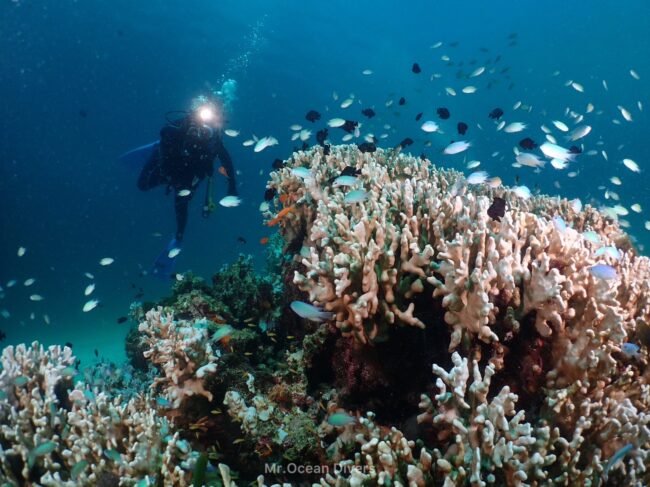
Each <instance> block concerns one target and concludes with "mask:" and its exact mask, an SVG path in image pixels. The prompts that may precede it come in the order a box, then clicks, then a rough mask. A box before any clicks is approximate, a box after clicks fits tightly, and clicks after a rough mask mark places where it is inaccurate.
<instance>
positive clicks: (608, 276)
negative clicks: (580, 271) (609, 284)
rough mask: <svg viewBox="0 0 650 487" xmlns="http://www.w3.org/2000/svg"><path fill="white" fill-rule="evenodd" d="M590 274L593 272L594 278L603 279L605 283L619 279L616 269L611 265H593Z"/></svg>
mask: <svg viewBox="0 0 650 487" xmlns="http://www.w3.org/2000/svg"><path fill="white" fill-rule="evenodd" d="M589 272H591V275H592V276H594V277H596V278H598V279H603V280H605V281H611V280H612V279H616V278H617V277H618V274H617V273H616V269H614V268H613V267H612V266H611V265H606V264H596V265H592V266H591V267H590V268H589Z"/></svg>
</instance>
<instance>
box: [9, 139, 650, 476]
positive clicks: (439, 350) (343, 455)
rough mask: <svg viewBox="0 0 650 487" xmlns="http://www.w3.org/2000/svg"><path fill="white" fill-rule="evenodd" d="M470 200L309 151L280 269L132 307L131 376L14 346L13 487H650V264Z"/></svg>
mask: <svg viewBox="0 0 650 487" xmlns="http://www.w3.org/2000/svg"><path fill="white" fill-rule="evenodd" d="M350 168H351V169H350ZM337 178H343V179H338V181H336V180H337ZM474 182H475V181H471V182H468V181H467V180H466V179H465V178H464V177H463V176H462V174H460V173H457V172H454V171H445V170H440V169H437V168H435V167H434V166H433V165H432V164H431V163H430V162H429V161H428V160H423V159H420V158H414V157H411V156H408V155H405V154H401V153H399V151H384V150H382V149H377V150H376V151H375V152H361V151H360V150H359V149H358V148H357V147H356V146H333V147H329V153H328V154H327V155H325V154H324V152H323V148H322V147H316V148H313V149H310V150H307V151H302V152H296V153H294V154H293V156H292V157H291V158H290V159H288V160H287V161H285V163H284V164H283V165H279V166H278V169H277V170H275V171H274V172H273V173H272V174H271V179H270V181H269V183H268V188H269V189H270V190H275V196H274V198H273V200H272V201H271V204H270V205H269V207H268V208H265V215H264V216H265V218H266V221H267V222H269V223H271V224H272V225H277V228H279V231H278V234H277V235H276V236H274V237H273V238H272V239H271V242H270V244H269V255H268V272H267V273H266V274H265V275H263V276H261V275H258V274H256V273H255V272H254V271H253V268H252V263H251V259H250V258H243V257H242V258H240V260H238V261H237V262H235V263H233V264H231V265H229V266H226V267H224V268H223V269H222V270H221V271H219V272H218V273H217V274H216V275H215V276H214V278H213V282H212V283H206V282H204V281H202V280H201V279H197V278H195V277H193V276H192V275H190V274H186V275H184V276H183V279H182V280H180V281H179V282H178V283H176V284H175V287H174V293H173V295H172V296H171V297H170V298H168V299H166V300H164V301H163V302H160V303H148V304H146V305H141V306H138V305H135V306H133V307H132V309H131V315H130V316H131V319H132V320H133V321H134V322H135V323H137V324H134V326H133V329H132V331H131V333H130V334H129V337H128V339H127V353H128V356H129V357H130V359H131V360H130V362H131V364H130V365H124V366H122V367H120V368H118V367H116V366H115V365H113V364H106V363H104V364H102V365H101V366H102V367H103V368H102V369H101V370H99V371H97V370H96V371H94V372H93V371H91V372H89V371H87V370H86V371H85V372H81V371H80V369H79V368H78V367H77V364H76V362H75V357H74V356H73V355H72V351H71V349H70V348H68V347H64V348H62V347H59V346H52V347H50V348H48V349H45V348H44V347H43V346H41V345H39V344H38V343H33V344H32V345H18V346H16V347H13V346H10V347H7V348H5V349H4V351H3V353H2V372H1V373H0V476H1V477H2V479H3V482H4V483H3V484H2V485H46V486H77V485H88V486H97V485H101V486H112V485H115V486H117V485H126V486H145V485H156V486H158V485H179V486H185V485H188V486H189V485H195V486H198V485H227V486H229V485H235V484H238V485H250V484H251V482H252V483H253V484H256V485H259V486H262V485H272V484H275V485H279V484H282V483H286V484H291V485H295V484H298V483H301V484H303V485H312V484H313V485H321V486H339V485H340V486H344V485H351V486H360V485H386V486H387V485H396V486H397V485H404V486H406V485H409V486H418V487H419V486H428V485H440V486H445V487H451V486H464V485H471V486H490V485H494V486H502V485H507V486H551V485H567V486H583V485H584V486H600V485H617V486H618V485H648V483H650V472H649V471H648V465H650V453H649V452H650V413H648V409H649V406H650V369H649V368H648V345H649V344H650V327H649V323H650V261H649V260H648V258H646V257H641V256H639V255H637V253H636V251H635V249H634V248H633V246H632V244H631V243H630V240H629V239H628V238H627V236H626V235H625V234H624V233H623V232H622V231H621V229H620V228H619V226H618V224H617V222H616V221H614V220H612V219H611V218H610V217H609V216H606V215H603V214H601V213H599V212H598V211H597V210H595V209H594V208H592V207H590V206H585V207H584V208H582V207H581V205H580V206H578V205H576V204H573V202H570V201H567V200H563V199H559V198H550V197H546V196H530V194H529V193H527V192H524V191H521V188H506V187H502V186H497V185H490V184H487V183H486V182H477V183H478V184H473V183H474ZM495 186H496V187H495ZM495 205H496V206H495Z"/></svg>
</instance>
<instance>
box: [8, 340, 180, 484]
mask: <svg viewBox="0 0 650 487" xmlns="http://www.w3.org/2000/svg"><path fill="white" fill-rule="evenodd" d="M74 362H75V357H74V356H73V355H72V353H71V350H70V349H69V348H67V347H66V348H64V349H62V348H60V347H58V346H53V347H50V348H49V349H47V350H45V349H44V348H43V347H42V346H41V345H39V344H38V343H37V342H34V343H33V344H32V345H31V347H26V346H25V345H18V346H16V347H15V348H14V347H7V348H6V349H4V350H3V353H2V364H3V371H2V373H1V374H0V384H1V385H2V388H1V389H0V390H2V392H4V394H3V395H2V397H0V442H1V443H2V444H3V445H9V446H8V447H5V448H3V447H0V474H2V476H3V478H4V479H8V480H12V481H14V482H17V483H20V484H22V483H23V482H24V481H25V480H28V479H31V477H32V476H33V475H34V472H41V478H40V479H39V482H40V484H41V485H48V486H60V485H66V486H67V485H70V486H72V485H74V486H79V485H88V486H91V485H98V484H99V483H101V482H102V479H105V478H106V477H110V476H112V477H117V478H119V479H120V482H121V484H120V485H133V484H135V483H136V482H137V481H138V480H142V479H144V478H145V477H147V476H149V478H150V480H151V482H153V481H154V480H155V479H156V478H157V476H158V475H162V476H163V478H164V479H165V482H166V483H168V484H169V485H179V486H182V485H188V481H189V474H188V473H186V471H185V470H183V469H181V468H179V465H180V464H181V463H182V462H187V461H189V460H190V453H191V451H190V449H189V447H188V446H187V445H185V448H184V449H183V448H179V442H180V441H181V440H179V438H178V435H177V434H175V435H173V434H171V433H172V432H171V431H170V427H169V425H168V423H167V420H166V419H165V418H162V417H160V416H158V415H157V414H156V409H155V407H153V403H154V401H153V399H151V398H149V397H146V396H135V397H133V398H132V399H131V400H129V401H128V402H123V401H122V400H121V398H120V397H119V396H118V397H115V398H110V397H109V396H108V395H107V394H106V393H105V392H97V391H95V392H93V391H90V390H89V389H85V388H84V385H83V383H82V382H78V383H77V384H76V386H75V387H74V388H73V389H72V390H71V391H70V392H69V394H68V393H67V392H66V391H65V388H66V387H72V383H71V382H68V383H67V384H64V385H65V387H62V388H58V385H59V383H60V381H65V380H66V377H70V376H71V375H72V373H73V372H74V371H73V370H71V367H72V364H74ZM66 395H67V398H68V400H69V401H70V406H69V409H65V408H63V407H62V405H61V404H60V402H59V401H60V399H63V398H65V397H66ZM168 434H170V435H171V439H166V438H165V437H166V436H167V435H168ZM45 447H46V448H45ZM39 450H41V451H40V452H39ZM80 462H87V464H86V466H85V467H83V468H79V472H78V475H77V477H76V478H74V479H73V478H71V472H72V471H73V468H74V467H75V466H77V467H79V465H82V464H81V463H80ZM187 466H189V464H187Z"/></svg>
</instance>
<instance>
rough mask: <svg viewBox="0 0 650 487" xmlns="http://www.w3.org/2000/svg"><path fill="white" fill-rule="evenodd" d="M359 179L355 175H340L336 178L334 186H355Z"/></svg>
mask: <svg viewBox="0 0 650 487" xmlns="http://www.w3.org/2000/svg"><path fill="white" fill-rule="evenodd" d="M358 182H359V180H358V179H357V178H356V177H354V176H339V177H338V178H336V179H335V180H334V182H333V183H332V186H333V187H335V188H338V187H339V186H354V185H355V184H357V183H358Z"/></svg>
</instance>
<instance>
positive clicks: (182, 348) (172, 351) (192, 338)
mask: <svg viewBox="0 0 650 487" xmlns="http://www.w3.org/2000/svg"><path fill="white" fill-rule="evenodd" d="M138 329H139V331H140V332H141V333H143V334H144V341H145V343H146V344H147V346H148V349H147V350H146V351H145V352H144V356H145V358H147V359H148V360H149V361H150V362H151V363H153V364H154V365H157V366H159V367H160V368H161V370H162V372H163V375H162V376H161V377H158V378H156V379H155V380H154V383H153V384H152V387H162V389H163V396H165V397H166V398H167V399H169V400H170V401H172V402H173V405H174V407H175V408H178V407H179V406H180V405H181V403H182V402H183V400H184V399H186V398H187V397H190V396H194V395H200V396H204V397H205V398H207V399H208V401H211V400H212V393H211V392H210V391H209V390H207V389H205V387H204V380H205V379H206V377H207V376H209V375H210V374H214V373H215V372H216V371H217V359H218V357H219V355H220V354H219V351H218V350H216V351H213V349H212V346H211V344H210V341H209V340H208V338H209V336H208V329H207V323H206V321H205V319H204V320H203V321H194V322H186V321H174V315H173V313H172V312H165V311H163V309H162V308H158V309H151V310H149V311H148V312H147V315H146V321H143V322H142V323H140V326H139V328H138Z"/></svg>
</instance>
